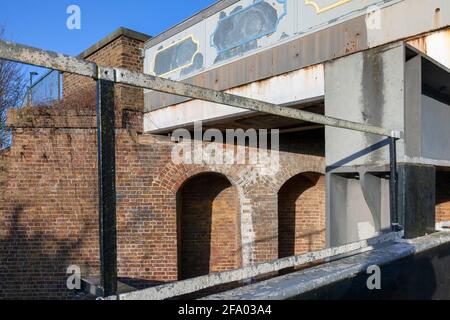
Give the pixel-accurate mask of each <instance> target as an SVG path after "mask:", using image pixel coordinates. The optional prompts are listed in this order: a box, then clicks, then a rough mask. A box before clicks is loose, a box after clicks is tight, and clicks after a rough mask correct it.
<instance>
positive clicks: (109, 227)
mask: <svg viewBox="0 0 450 320" xmlns="http://www.w3.org/2000/svg"><path fill="white" fill-rule="evenodd" d="M114 118H115V110H114V83H113V82H111V81H106V80H98V81H97V127H98V129H97V134H98V185H99V235H100V273H101V286H102V288H103V293H104V296H105V297H108V296H111V295H115V294H116V293H117V230H116V163H115V124H114V122H115V119H114Z"/></svg>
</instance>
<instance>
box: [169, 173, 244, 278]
mask: <svg viewBox="0 0 450 320" xmlns="http://www.w3.org/2000/svg"><path fill="white" fill-rule="evenodd" d="M176 199H177V200H176V201H177V234H178V277H179V279H180V280H183V279H188V278H192V277H197V276H201V275H205V274H209V273H213V272H220V271H226V270H231V269H236V268H239V267H240V266H241V264H242V253H241V233H240V210H239V198H238V192H237V188H236V186H234V185H233V184H232V183H231V181H230V180H229V179H228V178H227V177H226V176H225V175H224V174H222V173H217V172H211V171H202V172H200V173H197V174H194V175H191V176H190V177H189V178H188V179H186V180H185V181H184V182H183V183H182V184H181V185H180V187H179V188H178V190H177V193H176Z"/></svg>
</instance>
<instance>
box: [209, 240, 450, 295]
mask: <svg viewBox="0 0 450 320" xmlns="http://www.w3.org/2000/svg"><path fill="white" fill-rule="evenodd" d="M448 243H450V232H438V233H434V234H431V235H428V236H425V237H421V238H416V239H413V240H397V241H395V243H393V244H391V245H387V246H384V247H380V248H377V249H375V250H372V251H369V252H365V253H362V254H358V255H355V256H352V257H348V258H344V259H342V260H338V261H334V262H331V263H328V264H325V265H322V266H318V267H314V268H311V269H308V270H304V271H300V272H296V273H292V274H289V275H286V276H282V277H278V278H273V279H270V280H267V281H263V282H260V283H256V284H253V285H249V286H246V287H243V288H239V289H235V290H230V291H227V292H224V293H220V294H215V295H211V296H208V297H206V298H203V299H202V300H286V299H290V298H294V297H297V296H299V295H301V294H304V293H307V292H310V291H312V290H316V289H319V288H321V287H324V286H327V285H330V284H333V283H336V282H339V281H341V280H345V279H349V278H353V277H355V276H357V275H358V274H360V273H362V272H366V270H367V268H368V267H369V266H372V265H377V266H383V265H386V264H389V263H391V262H393V261H396V260H399V259H402V258H405V257H408V256H411V255H416V254H419V253H422V252H425V251H428V250H431V249H433V248H436V247H439V246H441V245H443V244H448Z"/></svg>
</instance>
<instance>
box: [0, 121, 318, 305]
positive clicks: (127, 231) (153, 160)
mask: <svg viewBox="0 0 450 320" xmlns="http://www.w3.org/2000/svg"><path fill="white" fill-rule="evenodd" d="M57 122H58V123H69V122H70V121H63V120H61V119H59V120H58V121H57ZM46 124H47V125H49V126H50V122H49V121H46ZM281 145H282V148H283V150H289V152H287V151H282V152H281V154H280V161H281V168H280V171H279V172H277V173H275V174H274V175H273V176H271V177H270V178H261V179H257V180H255V181H250V182H249V181H247V180H246V179H245V177H246V176H247V175H248V173H249V172H251V170H252V168H253V166H246V165H236V166H206V165H176V164H174V163H172V161H171V151H172V148H173V146H174V144H173V143H171V142H169V141H164V139H161V138H159V137H154V136H151V135H144V136H142V135H135V134H130V133H129V132H128V131H127V130H118V131H117V214H118V255H119V261H118V262H119V276H120V277H127V278H133V279H136V280H148V281H154V282H156V283H157V282H166V281H173V280H176V279H178V277H179V274H178V249H179V245H180V243H178V241H177V239H178V234H177V193H178V191H179V189H180V188H181V187H182V186H183V185H184V184H185V182H186V181H189V179H190V178H191V177H194V176H196V175H198V174H200V173H205V172H217V173H219V174H222V175H223V176H225V177H226V178H227V180H228V181H229V182H230V183H231V184H232V185H233V187H231V188H228V189H226V190H224V192H223V193H220V196H219V197H218V198H217V197H216V198H215V201H213V204H212V205H213V220H212V229H213V234H215V235H216V236H215V239H214V241H211V243H212V245H211V248H212V250H211V254H210V261H211V262H212V263H211V264H210V270H211V271H215V270H224V269H228V268H230V267H231V266H236V265H241V264H242V265H248V264H249V263H258V262H263V261H268V260H273V259H275V258H277V257H278V219H277V200H276V199H277V196H276V195H277V191H278V190H279V189H280V188H281V187H282V185H283V184H284V183H285V182H286V181H288V180H289V179H290V178H291V177H293V176H295V175H297V174H299V173H302V172H311V171H313V172H321V173H323V171H324V161H323V132H318V133H314V134H312V133H311V134H309V135H308V134H304V135H299V136H297V137H291V139H287V140H283V139H282V142H281ZM96 148H97V147H96V130H95V129H89V128H85V129H74V128H70V129H63V128H46V129H33V128H28V129H27V128H25V129H20V128H16V129H14V130H13V145H12V147H11V150H10V151H9V152H8V153H7V157H6V167H7V168H6V177H5V184H4V188H3V193H0V197H1V198H0V242H1V243H0V283H1V286H0V297H1V298H55V299H60V298H67V297H70V296H71V293H70V292H69V291H68V290H66V289H65V283H66V275H65V271H66V269H67V267H68V266H69V265H72V264H76V265H79V266H80V267H81V268H82V276H84V277H86V276H93V275H98V272H99V271H98V265H99V263H98V259H99V254H98V231H97V230H98V209H97V206H98V203H97V194H98V193H97V155H96ZM197 186H198V187H199V185H198V184H197ZM200 186H202V187H208V188H210V187H211V186H212V184H209V183H208V184H207V183H201V184H200ZM189 190H190V191H192V190H193V189H189ZM199 191H201V190H199ZM206 195H207V194H206ZM236 195H237V198H238V202H239V203H238V204H235V202H234V200H235V199H236V198H235V196H236ZM206 198H208V197H206ZM234 206H236V207H234ZM187 207H192V206H190V205H187ZM237 207H238V210H237V211H238V212H237V214H236V209H235V208H237ZM187 211H188V212H189V209H188V210H187ZM216 212H218V214H214V213H216ZM236 221H242V223H241V224H240V225H238V226H236ZM224 236H225V237H226V238H223V237H224ZM241 239H243V240H242V242H241ZM244 240H245V241H244ZM224 243H227V245H228V246H225V245H223V244H224ZM241 245H242V250H237V253H235V254H229V253H230V252H235V251H236V248H239V249H241V248H240V246H241ZM225 257H227V258H225Z"/></svg>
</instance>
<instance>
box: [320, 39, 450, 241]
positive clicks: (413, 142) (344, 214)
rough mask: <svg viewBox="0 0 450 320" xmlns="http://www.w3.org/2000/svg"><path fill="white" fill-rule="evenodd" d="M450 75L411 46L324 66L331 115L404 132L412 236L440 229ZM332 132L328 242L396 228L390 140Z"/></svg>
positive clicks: (405, 215)
mask: <svg viewBox="0 0 450 320" xmlns="http://www.w3.org/2000/svg"><path fill="white" fill-rule="evenodd" d="M449 77H450V73H449V71H448V69H447V68H446V67H444V66H442V65H440V64H438V63H436V62H435V61H433V60H431V59H430V58H428V57H426V56H423V55H421V54H420V53H419V52H416V51H415V50H412V49H411V48H410V47H408V46H406V45H404V44H399V45H392V46H384V47H380V48H377V49H372V50H370V51H366V52H362V53H357V54H353V55H350V56H348V57H345V58H341V59H337V60H335V61H331V62H329V63H326V64H325V113H326V115H328V116H332V117H336V118H341V119H346V120H350V121H355V122H359V123H367V124H371V125H376V126H380V127H384V128H387V129H389V130H399V131H402V132H403V133H404V137H403V138H402V139H400V140H398V142H397V161H398V163H399V172H400V174H399V199H398V200H399V208H398V210H399V215H400V219H401V221H400V223H401V224H402V225H403V226H404V227H405V234H406V236H407V237H416V236H421V235H423V234H425V233H429V232H432V230H434V226H435V204H436V203H435V199H436V195H435V184H436V182H435V168H434V166H437V165H440V166H447V167H448V166H450V162H449V161H448V160H449V155H450V154H449V150H450V148H449V141H450V130H449V128H448V122H449V120H450V107H449V106H448V103H447V101H448V100H449V99H448V97H449V94H448V89H447V87H446V83H448V81H449V79H450V78H449ZM431 96H434V98H431ZM325 132H326V139H325V145H326V148H325V149H326V164H327V177H328V191H327V200H328V204H327V212H328V219H329V220H328V221H329V223H330V228H329V232H330V234H329V237H328V239H329V241H330V243H329V244H330V245H332V246H334V245H339V244H344V243H348V242H351V241H356V240H360V239H365V238H367V237H369V236H373V235H374V234H376V233H377V232H380V231H384V230H389V227H390V214H389V212H390V210H389V203H390V201H389V197H390V195H389V187H388V180H387V179H388V178H389V176H388V173H389V162H390V157H389V144H388V142H389V141H388V140H387V138H385V137H379V136H374V135H370V134H364V133H358V132H352V131H349V130H342V129H337V128H330V127H327V128H326V129H325ZM439 192H440V191H439ZM342 199H345V200H342Z"/></svg>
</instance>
